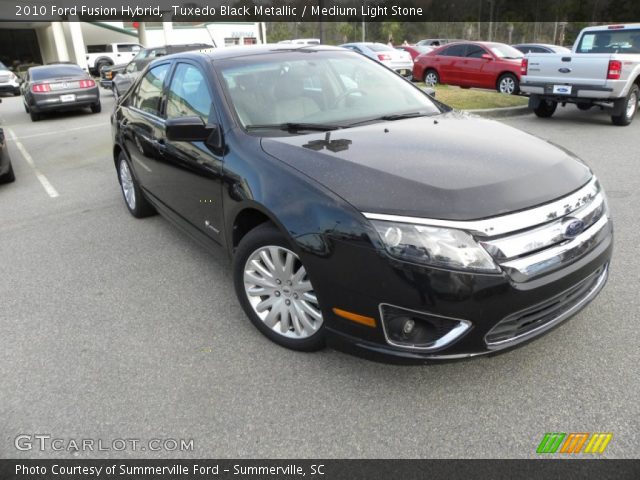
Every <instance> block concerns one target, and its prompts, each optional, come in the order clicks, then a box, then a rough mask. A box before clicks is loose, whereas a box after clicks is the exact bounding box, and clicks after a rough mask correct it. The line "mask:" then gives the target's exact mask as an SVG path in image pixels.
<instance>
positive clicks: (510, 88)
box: [500, 77, 516, 95]
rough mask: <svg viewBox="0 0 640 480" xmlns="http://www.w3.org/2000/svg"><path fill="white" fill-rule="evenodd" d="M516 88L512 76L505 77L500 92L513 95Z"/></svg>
mask: <svg viewBox="0 0 640 480" xmlns="http://www.w3.org/2000/svg"><path fill="white" fill-rule="evenodd" d="M515 89H516V82H515V81H514V80H513V78H511V77H504V78H503V79H502V80H500V93H508V94H509V95H511V94H512V93H513V92H514V91H515Z"/></svg>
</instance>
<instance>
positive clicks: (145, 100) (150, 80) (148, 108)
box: [133, 63, 169, 116]
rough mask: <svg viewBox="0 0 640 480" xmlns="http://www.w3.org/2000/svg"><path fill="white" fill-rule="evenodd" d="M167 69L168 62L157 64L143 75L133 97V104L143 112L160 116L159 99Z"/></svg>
mask: <svg viewBox="0 0 640 480" xmlns="http://www.w3.org/2000/svg"><path fill="white" fill-rule="evenodd" d="M168 71H169V64H168V63H165V64H164V65H158V66H157V67H154V68H152V69H151V70H149V71H148V72H147V74H146V75H145V76H144V78H143V79H142V81H141V82H140V84H139V85H138V88H137V90H136V93H135V96H134V98H133V106H134V107H136V108H139V109H140V110H142V111H143V112H148V113H151V114H153V115H157V116H160V99H161V98H162V85H163V83H164V79H165V77H166V76H167V72H168Z"/></svg>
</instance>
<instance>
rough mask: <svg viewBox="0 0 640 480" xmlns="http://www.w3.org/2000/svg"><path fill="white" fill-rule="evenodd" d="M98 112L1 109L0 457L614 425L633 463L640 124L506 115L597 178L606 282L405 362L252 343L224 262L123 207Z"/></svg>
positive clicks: (506, 451) (314, 446) (375, 443)
mask: <svg viewBox="0 0 640 480" xmlns="http://www.w3.org/2000/svg"><path fill="white" fill-rule="evenodd" d="M103 92H104V91H103ZM102 101H103V113H101V114H95V115H92V114H90V113H88V112H87V113H73V114H71V113H70V114H64V115H57V116H55V117H50V118H46V119H44V120H42V121H41V122H38V123H31V122H30V120H29V117H28V116H27V115H26V114H25V113H24V110H23V108H22V104H21V100H20V98H10V97H5V98H3V103H2V104H0V121H1V122H2V126H3V127H4V128H5V129H6V128H8V129H10V131H11V132H13V136H15V138H16V140H17V142H20V144H21V145H22V147H21V148H19V147H18V144H17V142H16V141H10V144H9V150H10V153H11V155H12V159H13V163H14V168H15V172H16V176H17V180H16V182H15V183H13V184H9V185H2V186H1V187H0V218H1V221H0V239H1V241H0V265H1V266H2V268H1V269H0V270H1V272H2V273H1V275H0V298H1V299H2V309H1V310H0V331H1V332H2V334H1V335H0V457H2V458H20V457H57V458H62V457H74V452H73V451H72V450H63V451H60V452H55V451H51V450H46V451H40V450H39V447H38V443H37V442H36V443H34V447H33V449H32V450H28V451H24V452H23V451H17V450H16V449H15V447H14V440H15V438H16V437H17V436H18V435H20V434H26V435H36V434H48V435H51V436H52V437H53V438H60V439H63V440H65V441H66V442H68V441H69V440H73V439H75V440H78V439H96V441H97V440H98V439H101V440H103V442H104V445H105V446H108V447H110V448H111V447H113V446H114V444H113V440H115V439H141V440H142V441H146V440H150V439H167V438H171V439H185V440H189V439H193V451H184V452H180V451H160V452H149V451H148V450H147V451H142V450H137V451H132V450H131V448H128V449H127V450H126V451H123V452H119V451H114V450H113V449H111V450H110V451H99V452H98V451H94V452H91V451H88V452H81V453H79V454H78V455H79V457H97V458H109V457H112V458H118V457H119V458H123V457H126V458H129V457H140V458H144V457H200V458H202V457H267V458H275V457H382V458H384V457H499V458H503V457H535V456H536V454H535V450H536V447H537V445H538V443H539V442H540V440H541V439H542V436H543V435H544V433H545V432H612V433H613V439H612V440H611V443H610V444H609V447H608V448H607V452H606V454H605V456H608V457H626V458H631V457H638V456H639V455H640V435H639V433H638V432H639V431H640V430H639V428H638V427H639V425H638V419H639V418H640V406H639V405H640V404H639V402H638V398H640V376H639V375H638V374H637V365H638V363H639V360H640V353H639V352H640V350H639V348H638V345H640V335H639V333H638V331H639V330H638V328H637V327H638V323H639V321H640V314H639V312H640V308H639V307H640V300H639V296H638V292H639V291H640V276H639V275H638V271H640V256H639V255H637V250H638V247H637V241H638V234H637V231H638V229H637V228H636V227H637V224H638V200H639V193H638V186H639V185H640V184H639V182H638V175H639V174H638V171H639V170H638V162H639V161H640V155H639V154H638V138H640V119H636V122H635V123H634V124H633V125H631V126H629V127H626V128H619V127H613V126H611V125H610V124H609V118H608V117H607V116H606V115H605V114H603V113H599V112H596V111H594V112H587V113H585V112H580V111H578V110H577V109H575V107H573V108H572V107H567V108H566V109H560V110H559V112H558V114H557V115H556V116H554V117H553V118H551V119H548V120H541V119H537V118H535V117H533V116H529V115H528V116H523V117H515V118H510V119H507V120H504V121H505V123H508V124H510V125H513V126H515V127H517V128H521V129H523V130H526V131H529V132H531V133H533V134H535V135H538V136H540V137H542V138H545V139H548V140H550V141H553V142H556V143H558V144H560V145H562V146H564V147H567V148H569V149H570V150H573V151H574V152H576V153H577V154H578V155H580V156H581V157H582V158H583V159H584V160H586V161H587V162H588V163H589V164H590V165H591V166H592V168H593V169H594V171H595V172H596V174H597V175H598V176H599V177H600V179H601V180H602V183H603V184H604V186H605V187H606V189H607V191H608V194H609V200H610V206H611V209H612V211H613V216H614V219H615V228H616V240H615V241H616V246H615V253H614V257H615V258H614V262H613V266H612V269H611V278H610V281H609V284H608V286H607V287H606V289H605V290H604V291H603V292H602V294H601V295H600V296H599V297H598V298H597V299H596V300H595V301H594V302H593V303H592V304H591V305H590V306H589V307H588V308H587V309H586V310H584V311H583V312H581V313H580V314H579V315H577V316H576V317H574V318H573V319H572V320H571V321H569V322H568V323H565V324H564V325H562V326H561V327H560V328H558V329H556V330H554V331H552V332H551V333H550V334H548V335H546V336H544V337H542V338H540V339H538V340H537V341H535V342H533V343H530V344H528V345H526V346H524V347H522V348H519V349H516V350H514V351H511V352H509V353H505V354H502V355H498V356H495V357H491V358H480V359H476V360H471V361H464V362H457V363H447V364H442V365H433V366H420V367H398V366H391V365H383V364H378V363H373V362H369V361H366V360H361V359H358V358H356V357H352V356H349V355H345V354H342V353H339V352H336V351H332V350H325V351H322V352H318V353H314V354H303V353H296V352H292V351H288V350H285V349H282V348H280V347H278V346H276V345H274V344H273V343H271V342H269V341H268V340H267V339H266V338H264V337H262V336H261V335H260V334H259V333H258V332H257V330H256V329H255V328H253V327H252V326H251V324H250V323H249V321H248V320H247V319H246V318H245V316H244V314H243V313H242V311H241V309H240V307H239V305H238V304H237V302H236V300H235V297H234V293H233V286H232V281H231V273H230V269H229V267H228V265H227V262H226V261H225V260H221V259H220V258H218V257H216V256H213V255H211V254H210V253H207V252H206V251H204V250H203V249H202V248H201V247H200V246H198V245H197V244H195V243H193V242H192V241H191V240H190V239H189V238H187V237H185V236H184V235H183V234H181V233H180V232H179V231H178V230H176V229H175V228H174V227H172V226H171V225H170V224H169V223H168V222H166V221H165V220H163V219H162V218H161V217H152V218H149V219H145V220H135V219H133V218H132V217H131V216H130V215H129V214H128V212H127V210H126V208H125V206H124V203H123V201H122V199H121V195H120V192H119V189H118V185H117V181H116V175H115V170H114V168H113V161H112V159H111V155H110V151H111V143H110V127H109V112H110V111H111V108H112V105H113V99H112V97H111V95H110V94H104V95H103V99H102ZM463 134H464V132H461V135H463ZM20 150H24V151H26V152H27V153H28V155H30V156H31V158H32V159H33V164H34V167H35V168H36V169H37V170H38V171H39V172H40V173H41V174H42V175H44V177H45V178H46V179H47V180H48V182H49V183H50V185H51V186H52V187H53V188H54V189H55V191H56V192H57V193H58V196H57V197H51V196H50V195H49V193H48V192H47V191H46V190H45V188H44V187H43V184H42V183H41V181H40V180H39V179H38V177H36V175H35V170H34V168H33V167H32V166H30V165H29V164H28V163H27V161H26V160H25V157H24V155H23V152H21V151H20ZM58 445H60V444H58ZM63 446H64V447H65V448H66V446H68V443H64V444H63Z"/></svg>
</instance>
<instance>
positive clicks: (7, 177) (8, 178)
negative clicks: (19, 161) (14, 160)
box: [0, 164, 16, 183]
mask: <svg viewBox="0 0 640 480" xmlns="http://www.w3.org/2000/svg"><path fill="white" fill-rule="evenodd" d="M15 179H16V174H15V173H13V165H11V164H9V171H8V172H7V173H5V174H4V175H3V176H2V177H0V183H11V182H13V181H15Z"/></svg>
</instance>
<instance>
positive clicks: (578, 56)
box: [520, 24, 640, 126]
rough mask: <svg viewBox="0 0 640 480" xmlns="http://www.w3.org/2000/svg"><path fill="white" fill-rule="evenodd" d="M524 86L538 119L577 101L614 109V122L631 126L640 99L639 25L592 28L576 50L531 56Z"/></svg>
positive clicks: (524, 70)
mask: <svg viewBox="0 0 640 480" xmlns="http://www.w3.org/2000/svg"><path fill="white" fill-rule="evenodd" d="M520 90H521V91H522V92H524V93H528V94H529V108H530V109H531V110H533V111H534V112H535V114H536V115H537V116H538V117H550V116H551V115H553V113H554V112H555V111H556V108H557V106H558V103H560V104H562V106H565V105H566V104H567V103H575V104H576V105H577V107H578V108H579V109H580V110H588V109H590V108H591V107H593V106H594V105H597V106H600V107H602V108H604V107H612V108H613V110H612V113H611V121H612V122H613V124H614V125H623V126H624V125H629V124H630V123H631V121H632V120H633V118H634V117H635V115H636V112H637V111H638V103H639V101H640V24H631V25H603V26H597V27H588V28H585V29H584V30H582V31H581V32H580V35H578V38H577V40H576V43H575V44H574V46H573V49H572V50H571V53H560V54H531V53H530V54H528V55H527V56H526V57H525V58H524V59H523V61H522V78H521V81H520Z"/></svg>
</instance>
